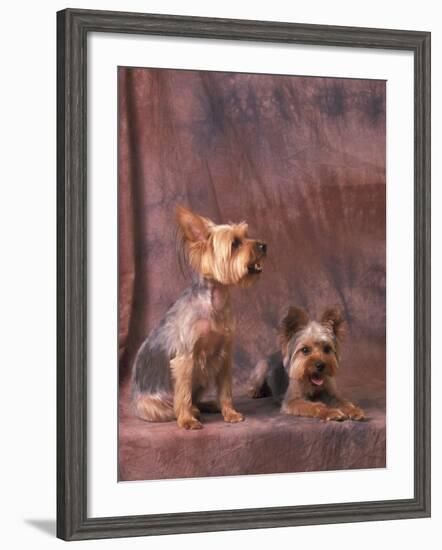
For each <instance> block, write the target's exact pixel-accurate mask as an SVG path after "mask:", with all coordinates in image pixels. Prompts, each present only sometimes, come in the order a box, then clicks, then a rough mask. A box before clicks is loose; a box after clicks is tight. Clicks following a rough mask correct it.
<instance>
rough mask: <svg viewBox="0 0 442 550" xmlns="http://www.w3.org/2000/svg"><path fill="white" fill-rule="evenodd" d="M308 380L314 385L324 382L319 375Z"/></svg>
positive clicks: (320, 384)
mask: <svg viewBox="0 0 442 550" xmlns="http://www.w3.org/2000/svg"><path fill="white" fill-rule="evenodd" d="M310 380H311V381H312V384H314V385H315V386H322V384H323V383H324V379H323V378H319V377H318V378H317V377H316V376H312V377H311V378H310Z"/></svg>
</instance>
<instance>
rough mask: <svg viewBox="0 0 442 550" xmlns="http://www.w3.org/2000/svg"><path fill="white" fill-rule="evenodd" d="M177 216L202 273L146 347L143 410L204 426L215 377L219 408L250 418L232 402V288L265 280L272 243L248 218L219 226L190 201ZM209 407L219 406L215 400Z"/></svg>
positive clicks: (140, 360)
mask: <svg viewBox="0 0 442 550" xmlns="http://www.w3.org/2000/svg"><path fill="white" fill-rule="evenodd" d="M176 214H177V220H178V227H179V229H180V232H181V235H182V243H183V250H184V253H185V257H186V259H187V261H188V263H189V264H190V266H191V267H192V268H193V269H194V270H195V272H196V277H195V280H194V282H193V284H192V285H191V286H190V287H189V288H187V289H186V290H185V291H184V292H183V293H182V295H181V296H180V297H179V298H178V300H177V301H176V302H175V303H174V304H173V305H172V306H171V307H170V309H169V310H168V311H167V313H166V315H165V316H164V318H163V319H162V321H161V322H160V323H159V325H158V326H157V327H156V328H154V329H153V330H152V332H151V333H150V334H149V336H148V337H147V338H146V340H144V342H143V344H142V345H141V347H140V349H139V350H138V353H137V356H136V358H135V364H134V370H133V400H134V405H135V410H136V413H137V415H138V416H139V417H140V418H142V419H143V420H148V421H153V422H158V421H166V420H172V419H175V418H176V419H177V422H178V426H180V427H182V428H186V429H192V430H195V429H200V428H202V424H201V422H200V421H199V420H198V417H199V413H200V406H202V405H201V404H200V402H199V401H200V398H201V394H202V392H203V391H204V390H205V389H206V388H208V387H209V386H210V385H211V383H212V382H214V383H215V384H216V387H217V394H218V401H219V408H218V407H217V405H218V404H216V409H215V410H218V411H219V410H221V414H222V415H223V417H224V420H225V421H226V422H241V421H242V420H244V416H243V415H242V414H241V413H239V412H237V411H236V410H235V409H234V407H233V404H232V347H233V335H234V332H235V323H234V318H233V314H232V311H231V308H230V295H229V293H230V287H231V286H233V285H235V286H239V287H249V286H250V285H252V284H253V283H254V282H255V281H256V280H257V279H258V278H259V275H260V274H261V272H262V262H263V259H264V257H265V255H266V251H267V246H266V244H265V243H263V242H261V241H257V240H253V239H249V238H248V237H247V224H246V223H244V222H242V223H239V224H232V223H230V224H223V225H216V224H215V223H214V222H212V221H211V220H209V219H208V218H203V217H202V216H198V215H197V214H194V213H193V212H191V211H190V210H187V209H186V208H184V207H182V206H178V207H177V209H176ZM203 408H204V410H206V408H207V407H203ZM209 409H210V410H212V412H214V407H213V405H212V407H209ZM208 412H209V411H208Z"/></svg>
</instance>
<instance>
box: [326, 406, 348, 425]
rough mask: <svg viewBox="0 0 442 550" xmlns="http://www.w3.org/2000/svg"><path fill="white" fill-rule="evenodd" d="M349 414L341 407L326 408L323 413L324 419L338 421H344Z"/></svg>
mask: <svg viewBox="0 0 442 550" xmlns="http://www.w3.org/2000/svg"><path fill="white" fill-rule="evenodd" d="M347 418H348V416H347V415H346V414H345V413H344V412H342V411H341V409H326V410H325V411H324V413H323V419H324V420H327V421H328V420H335V421H336V422H342V421H343V420H346V419H347Z"/></svg>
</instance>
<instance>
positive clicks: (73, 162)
mask: <svg viewBox="0 0 442 550" xmlns="http://www.w3.org/2000/svg"><path fill="white" fill-rule="evenodd" d="M90 32H108V33H109V32H110V33H125V34H150V35H160V36H175V37H192V38H196V39H198V38H205V39H207V38H210V39H227V40H248V41H257V42H264V41H265V42H275V43H278V42H280V43H293V44H315V45H322V46H345V47H359V48H380V49H390V50H408V51H411V52H413V55H414V121H415V135H414V137H415V143H414V167H415V168H414V170H415V173H414V194H415V196H414V201H415V208H414V228H415V229H414V231H415V233H414V285H415V287H414V293H415V294H414V350H415V356H414V383H415V394H414V419H415V420H414V497H413V498H410V499H404V500H386V501H376V502H352V503H346V504H325V505H315V506H310V505H308V506H287V507H278V508H254V509H246V510H244V509H241V510H223V511H205V512H192V513H173V514H155V515H138V516H124V517H100V518H89V517H88V516H87V476H88V473H87V421H86V420H87V409H86V407H87V215H86V213H87V171H86V167H87V143H86V141H87V123H86V120H87V119H86V107H87V104H86V100H87V37H88V33H90ZM398 200H399V197H398ZM57 255H58V260H57V302H58V303H57V536H58V537H60V538H62V539H65V540H80V539H94V538H95V539H97V538H109V537H128V536H142V535H161V534H171V533H192V532H201V531H222V530H231V529H256V528H265V527H283V526H294V525H313V524H321V523H339V522H356V521H369V520H387V519H388V520H390V519H406V518H417V517H428V516H429V515H430V33H429V32H416V31H404V30H385V29H370V28H353V27H336V26H325V25H304V24H302V25H300V24H294V23H278V22H265V21H248V20H233V19H231V20H229V19H208V18H201V17H180V16H170V15H150V14H138V13H122V12H121V13H120V12H106V11H90V10H77V9H67V10H64V11H61V12H58V14H57Z"/></svg>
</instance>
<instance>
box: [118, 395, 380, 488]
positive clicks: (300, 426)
mask: <svg viewBox="0 0 442 550" xmlns="http://www.w3.org/2000/svg"><path fill="white" fill-rule="evenodd" d="M357 402H358V404H359V405H360V406H361V407H363V409H364V410H365V412H366V414H367V420H366V421H364V422H353V421H345V422H324V421H320V420H317V419H306V418H295V417H290V416H285V415H281V414H280V413H279V409H278V407H277V406H276V405H275V404H274V402H273V401H272V399H271V398H264V399H249V398H248V397H245V396H238V397H237V398H236V399H235V406H236V408H237V409H238V410H239V411H241V412H242V413H244V414H245V415H246V420H245V421H244V422H241V423H238V424H228V423H225V422H224V421H223V420H222V417H221V415H220V414H204V415H202V417H201V420H202V422H203V425H204V428H203V429H202V430H195V431H187V430H183V429H180V428H178V427H177V425H176V423H175V422H166V423H147V422H143V421H142V420H139V419H137V418H136V417H134V416H133V414H132V412H131V410H130V407H129V403H128V391H127V388H122V390H121V392H120V423H119V480H120V481H134V480H149V479H167V478H184V477H186V478H187V477H207V476H224V475H245V474H267V473H286V472H308V471H325V470H342V469H366V468H384V467H385V464H386V430H385V427H386V419H385V400H384V397H383V395H379V396H378V397H373V393H371V397H370V399H369V400H364V399H359V400H358V401H357Z"/></svg>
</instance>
